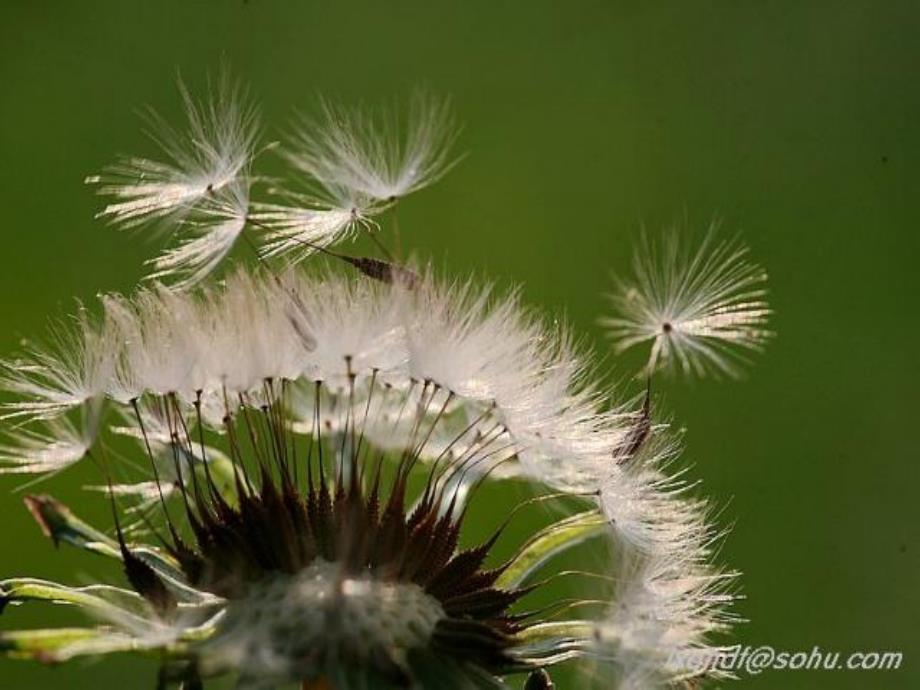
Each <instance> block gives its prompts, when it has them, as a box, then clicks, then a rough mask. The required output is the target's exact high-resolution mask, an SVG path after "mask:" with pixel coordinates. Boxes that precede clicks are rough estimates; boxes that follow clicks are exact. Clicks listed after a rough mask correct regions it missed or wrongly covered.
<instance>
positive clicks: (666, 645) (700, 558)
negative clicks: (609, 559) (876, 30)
mask: <svg viewBox="0 0 920 690" xmlns="http://www.w3.org/2000/svg"><path fill="white" fill-rule="evenodd" d="M659 432H660V430H656V431H654V432H653V435H652V438H651V440H650V441H649V443H648V444H647V446H646V448H645V449H644V450H643V451H642V452H641V453H640V455H639V457H636V458H632V459H630V460H629V461H628V462H626V463H618V464H617V465H615V467H614V472H613V473H612V474H611V476H610V477H609V478H608V479H607V480H606V481H605V482H604V483H603V485H602V486H601V492H600V504H601V508H602V509H603V511H604V514H605V515H606V516H607V517H608V519H609V520H610V525H611V530H612V534H613V535H614V536H615V538H616V540H617V542H618V543H619V544H620V549H621V551H622V556H621V567H620V569H619V570H620V572H619V578H620V585H619V587H618V591H617V592H616V597H615V604H613V605H612V606H611V608H610V611H609V612H608V615H607V618H606V619H605V620H604V621H602V622H601V623H600V624H599V626H598V635H597V639H598V643H599V647H600V650H601V653H602V655H607V656H612V657H613V659H614V660H615V661H616V662H617V665H618V667H619V669H620V683H619V685H618V687H620V688H624V689H627V688H628V689H631V688H640V687H642V688H655V687H670V686H671V685H670V684H672V683H674V682H676V681H677V680H680V679H682V678H685V677H688V676H692V675H698V674H699V673H700V672H701V671H706V670H711V669H700V668H696V667H693V665H692V664H690V662H692V661H694V660H695V659H702V658H703V656H702V654H703V652H704V651H705V650H707V649H708V645H709V644H710V643H709V638H710V636H711V635H712V634H714V633H718V632H721V631H723V630H725V629H726V628H727V626H728V625H729V623H730V622H731V621H733V620H734V618H735V617H734V616H733V615H732V614H731V613H730V612H729V611H728V607H729V606H730V605H731V603H732V602H733V601H734V599H735V595H734V594H732V592H731V589H732V583H733V582H734V580H735V579H736V577H737V573H733V572H724V571H721V570H719V569H717V568H714V567H713V566H712V565H711V564H710V562H711V560H712V556H713V552H714V549H715V545H716V544H717V543H718V541H719V540H720V539H721V537H722V536H723V535H722V534H721V533H718V532H717V531H716V530H715V529H714V527H713V526H712V524H711V522H710V519H709V518H710V512H711V511H710V509H709V506H708V504H707V502H706V501H705V500H702V499H698V498H696V497H694V496H693V495H692V494H691V489H692V488H693V485H691V484H689V483H687V482H686V481H685V480H684V479H683V478H682V472H678V473H676V474H672V475H670V476H668V474H666V473H665V471H664V469H665V467H666V466H667V465H668V464H670V463H671V462H672V461H673V460H674V458H676V456H677V454H678V450H679V448H678V444H677V442H676V441H674V440H673V439H671V438H669V437H668V436H667V435H659ZM694 655H697V656H694Z"/></svg>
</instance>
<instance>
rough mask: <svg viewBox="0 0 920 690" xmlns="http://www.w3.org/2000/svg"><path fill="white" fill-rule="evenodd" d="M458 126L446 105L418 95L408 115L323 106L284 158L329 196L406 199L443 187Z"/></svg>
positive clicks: (301, 129) (422, 94) (297, 135)
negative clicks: (429, 188)
mask: <svg viewBox="0 0 920 690" xmlns="http://www.w3.org/2000/svg"><path fill="white" fill-rule="evenodd" d="M456 131H457V129H456V125H455V124H454V122H453V117H452V115H451V111H450V104H449V103H448V101H446V100H438V99H436V98H434V97H432V96H429V95H426V94H424V93H422V92H416V93H415V94H414V95H413V97H412V99H411V101H410V107H409V112H408V114H407V115H406V116H405V117H403V118H400V117H399V116H398V115H397V114H396V113H394V112H386V111H383V110H380V111H373V110H360V109H355V110H348V109H345V108H341V107H339V106H336V105H334V104H333V103H330V102H328V101H327V102H323V104H322V109H321V115H320V117H319V118H318V119H317V120H309V119H305V120H304V122H303V124H302V126H301V127H299V128H298V129H297V130H296V131H295V133H294V135H293V137H292V142H291V149H290V151H288V152H286V153H285V154H284V155H285V156H286V158H287V159H288V160H289V161H290V163H291V164H292V165H293V166H294V167H295V168H297V169H298V170H300V171H302V172H304V173H306V174H307V175H309V176H310V177H311V178H312V179H314V180H316V182H317V183H318V184H319V185H320V186H321V187H322V189H323V190H324V191H325V193H326V194H327V195H329V196H330V197H331V198H334V199H341V198H342V196H343V195H347V196H349V197H351V198H361V197H364V198H368V199H373V200H376V201H378V202H389V201H392V200H395V199H401V198H403V197H405V196H407V195H409V194H411V193H413V192H417V191H418V190H420V189H423V188H424V187H427V186H429V185H430V184H432V183H434V182H437V181H438V180H439V179H440V178H441V177H443V176H444V175H445V174H446V173H447V172H448V171H449V170H450V168H451V167H452V166H453V164H454V163H455V160H454V159H452V158H451V156H450V148H451V146H452V144H453V142H454V139H455V138H456Z"/></svg>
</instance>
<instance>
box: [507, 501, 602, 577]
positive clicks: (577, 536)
mask: <svg viewBox="0 0 920 690" xmlns="http://www.w3.org/2000/svg"><path fill="white" fill-rule="evenodd" d="M606 527H607V518H605V517H604V516H603V515H602V514H601V512H600V511H598V510H596V509H592V510H588V511H585V512H583V513H579V514H577V515H573V516H572V517H569V518H566V519H565V520H561V521H559V522H556V523H554V524H552V525H550V526H549V527H547V528H545V529H543V530H541V531H540V532H538V533H537V534H535V535H534V536H533V537H532V538H531V539H530V540H529V541H528V542H527V543H526V544H524V546H522V547H521V550H520V551H518V554H517V555H516V556H515V557H514V559H513V560H512V561H511V563H510V564H509V565H508V567H507V568H506V569H505V572H504V573H502V575H501V577H499V578H498V580H497V581H496V583H495V586H496V587H500V588H502V589H514V588H516V587H520V586H521V585H522V584H523V583H524V581H525V580H527V578H528V577H530V576H531V575H532V574H533V573H534V572H535V571H536V570H538V569H539V568H540V567H542V566H543V565H544V564H545V563H546V562H547V561H549V560H550V559H551V558H553V557H554V556H556V555H558V554H560V553H562V552H563V551H565V550H566V549H570V548H572V547H573V546H577V545H578V544H581V543H582V542H584V541H586V540H588V539H590V538H592V537H595V536H597V535H599V534H602V533H603V532H604V530H605V529H606Z"/></svg>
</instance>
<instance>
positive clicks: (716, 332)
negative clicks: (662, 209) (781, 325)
mask: <svg viewBox="0 0 920 690" xmlns="http://www.w3.org/2000/svg"><path fill="white" fill-rule="evenodd" d="M747 256H748V250H747V248H746V247H744V246H742V245H740V244H738V242H737V241H731V240H729V241H717V240H716V239H715V228H713V229H711V230H710V232H709V233H708V234H707V235H706V237H705V239H704V240H703V242H702V243H701V244H700V246H699V248H698V249H697V250H696V252H694V253H692V254H691V253H688V252H686V251H685V250H683V249H682V247H681V246H680V244H679V242H678V240H677V238H676V237H671V238H669V239H666V240H664V241H663V242H662V243H661V244H660V245H657V246H656V245H653V244H651V243H646V247H645V249H644V251H642V252H640V253H637V254H636V256H635V259H634V261H633V270H634V274H635V275H634V277H633V280H632V281H622V282H621V283H620V285H619V288H618V291H617V293H616V294H615V295H614V297H613V301H614V306H615V307H616V309H617V311H618V314H617V316H615V317H612V318H607V319H604V320H603V321H602V323H603V324H604V325H606V326H607V327H608V328H609V329H610V331H609V332H610V336H611V338H613V339H614V340H615V341H616V342H617V350H618V351H623V350H626V349H629V348H630V347H633V346H635V345H639V344H642V343H646V342H651V343H652V347H651V353H650V355H649V360H648V365H647V367H646V371H647V373H651V372H653V371H655V370H656V369H659V368H662V367H669V368H679V369H680V370H681V371H682V372H684V373H687V374H695V375H698V376H703V375H705V374H706V373H722V374H727V375H730V376H737V375H738V373H739V371H740V369H739V364H740V363H743V362H744V360H745V356H744V355H745V353H746V352H751V351H759V350H760V349H762V347H763V344H764V342H765V341H766V340H767V339H769V337H770V335H771V334H770V332H769V331H768V330H767V328H766V323H767V318H768V316H769V315H770V311H771V310H770V308H769V305H768V304H767V302H766V301H765V299H764V297H765V295H766V291H765V289H764V283H765V281H766V279H767V274H766V272H765V271H764V270H763V269H762V268H760V267H759V266H757V265H756V264H754V263H752V262H751V261H750V260H749V259H748V258H747Z"/></svg>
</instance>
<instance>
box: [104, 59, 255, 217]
mask: <svg viewBox="0 0 920 690" xmlns="http://www.w3.org/2000/svg"><path fill="white" fill-rule="evenodd" d="M179 91H180V93H181V95H182V100H183V102H184V104H185V110H186V117H187V118H188V123H187V126H188V130H187V131H186V132H184V133H183V132H180V131H178V130H176V129H174V128H173V127H171V126H170V125H169V124H167V123H166V122H165V121H164V120H163V119H162V118H160V117H159V116H157V115H156V114H155V113H153V112H152V111H151V113H150V114H149V122H150V126H151V132H150V136H151V138H152V139H153V140H154V142H155V143H156V144H157V145H158V146H159V147H160V149H161V150H162V153H163V154H164V155H165V161H163V162H158V161H153V160H148V159H145V158H126V159H124V160H122V161H121V162H119V163H118V164H116V165H114V166H112V167H111V168H109V169H108V170H107V171H106V173H105V174H103V175H95V176H91V177H88V178H87V180H86V181H87V183H90V184H98V185H100V186H99V190H98V191H99V194H102V195H104V196H112V197H114V198H115V199H117V200H118V201H116V202H115V203H112V204H109V205H108V206H106V207H105V208H104V209H103V210H102V211H101V212H100V214H99V216H100V217H103V218H108V219H110V220H111V221H112V222H114V223H116V224H119V225H121V226H123V227H133V226H136V225H138V224H140V223H143V222H146V221H148V220H155V219H157V218H163V217H166V216H175V217H178V218H182V217H184V216H185V215H187V214H188V213H190V212H191V211H193V210H194V209H195V208H196V207H197V205H198V204H199V203H201V202H203V201H205V200H206V199H208V197H209V196H210V195H212V194H214V193H216V192H219V191H221V190H222V189H224V188H225V187H227V186H228V185H230V184H232V183H234V182H238V181H239V179H240V177H245V175H246V174H247V169H248V167H249V164H250V162H251V160H252V157H253V153H254V148H255V142H256V138H257V136H258V130H259V126H258V117H257V114H256V111H255V109H254V108H253V107H252V106H251V105H249V104H247V103H246V102H245V98H244V96H243V94H241V93H240V91H239V89H238V88H236V87H234V86H233V85H232V83H231V82H230V81H229V79H228V78H227V77H226V76H225V77H223V78H222V79H221V80H220V82H219V84H218V87H217V92H216V94H215V96H214V100H213V101H211V102H197V101H196V100H195V99H194V98H193V97H192V96H191V95H190V93H189V92H188V90H187V89H186V88H185V86H184V84H183V83H182V82H181V81H180V82H179Z"/></svg>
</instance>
